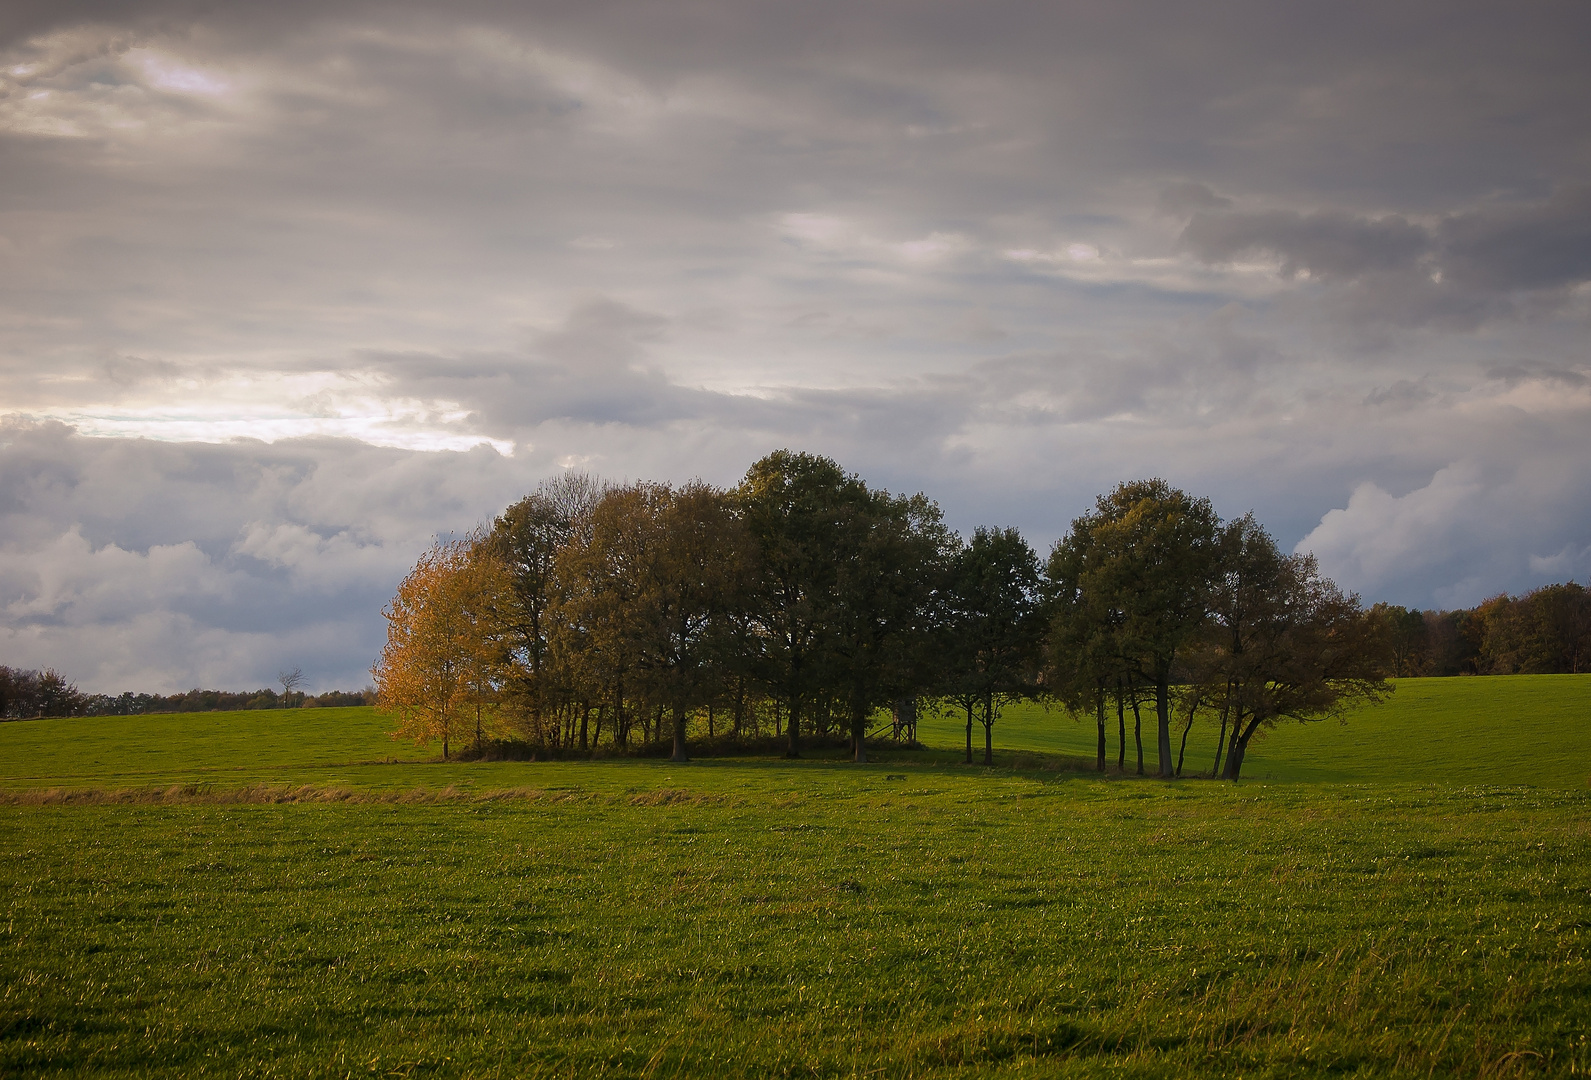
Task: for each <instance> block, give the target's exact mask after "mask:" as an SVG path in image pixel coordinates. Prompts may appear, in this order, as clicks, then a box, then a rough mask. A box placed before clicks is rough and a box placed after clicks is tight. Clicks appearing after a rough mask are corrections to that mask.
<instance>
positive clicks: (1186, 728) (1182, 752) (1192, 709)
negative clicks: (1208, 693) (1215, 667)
mask: <svg viewBox="0 0 1591 1080" xmlns="http://www.w3.org/2000/svg"><path fill="white" fill-rule="evenodd" d="M1198 711H1199V699H1198V698H1194V699H1193V704H1191V705H1189V706H1188V722H1187V723H1186V724H1185V725H1183V728H1182V746H1181V747H1180V748H1179V749H1178V750H1177V775H1178V776H1181V775H1182V759H1183V757H1185V756H1186V755H1187V753H1188V732H1190V731H1192V730H1193V714H1194V713H1196V712H1198Z"/></svg>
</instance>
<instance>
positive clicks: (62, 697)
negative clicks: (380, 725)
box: [0, 667, 375, 720]
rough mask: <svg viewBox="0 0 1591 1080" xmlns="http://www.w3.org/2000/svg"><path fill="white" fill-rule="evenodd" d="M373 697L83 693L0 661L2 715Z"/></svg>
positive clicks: (310, 703)
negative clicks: (0, 664)
mask: <svg viewBox="0 0 1591 1080" xmlns="http://www.w3.org/2000/svg"><path fill="white" fill-rule="evenodd" d="M374 703H375V692H374V691H373V690H356V691H354V692H352V693H345V692H344V691H341V690H329V691H327V692H326V693H323V694H314V695H308V694H303V693H300V692H299V691H296V690H294V691H286V692H281V693H278V692H277V691H276V690H272V689H270V688H266V689H263V690H250V691H243V692H241V693H233V692H230V691H226V690H199V689H194V690H189V691H188V692H187V693H185V694H170V695H162V694H135V693H133V692H132V691H127V692H125V693H122V694H116V695H114V696H113V695H111V694H85V693H83V692H82V691H81V690H79V689H78V688H77V687H76V686H74V685H73V684H72V683H70V682H68V681H67V680H66V677H65V676H63V675H61V674H60V673H59V672H57V671H54V670H52V669H46V670H44V671H32V670H24V669H21V668H10V667H0V718H3V719H6V720H21V719H28V718H31V717H38V716H135V715H140V714H143V713H168V712H233V711H236V710H241V709H299V708H304V709H313V708H334V707H341V706H348V705H371V704H374Z"/></svg>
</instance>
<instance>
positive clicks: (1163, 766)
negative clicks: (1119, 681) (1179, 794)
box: [1155, 676, 1176, 780]
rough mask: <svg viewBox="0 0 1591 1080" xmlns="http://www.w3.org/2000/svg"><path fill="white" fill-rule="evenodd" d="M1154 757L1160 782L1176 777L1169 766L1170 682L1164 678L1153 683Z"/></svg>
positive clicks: (1170, 765)
mask: <svg viewBox="0 0 1591 1080" xmlns="http://www.w3.org/2000/svg"><path fill="white" fill-rule="evenodd" d="M1155 757H1156V758H1158V759H1159V764H1160V778H1161V779H1162V780H1170V779H1171V778H1172V777H1173V776H1175V775H1176V774H1175V773H1174V772H1173V771H1172V764H1171V682H1170V679H1169V678H1167V677H1166V676H1161V677H1160V678H1159V679H1158V680H1156V682H1155Z"/></svg>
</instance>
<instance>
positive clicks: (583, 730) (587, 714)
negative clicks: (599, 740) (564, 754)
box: [580, 701, 591, 750]
mask: <svg viewBox="0 0 1591 1080" xmlns="http://www.w3.org/2000/svg"><path fill="white" fill-rule="evenodd" d="M590 734H591V703H590V702H586V701H583V702H581V703H580V749H582V750H589V749H591V740H590Z"/></svg>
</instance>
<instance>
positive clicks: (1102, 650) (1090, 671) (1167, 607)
mask: <svg viewBox="0 0 1591 1080" xmlns="http://www.w3.org/2000/svg"><path fill="white" fill-rule="evenodd" d="M1218 525H1219V519H1218V518H1217V517H1216V514H1215V511H1214V509H1213V508H1212V507H1211V505H1210V502H1209V500H1208V499H1195V498H1193V497H1192V496H1190V495H1188V494H1187V493H1186V492H1183V491H1179V490H1177V489H1176V488H1173V487H1172V486H1171V485H1169V484H1167V483H1166V482H1165V481H1164V480H1158V479H1157V480H1138V481H1132V482H1130V483H1123V484H1119V485H1117V487H1116V489H1115V490H1114V491H1112V492H1110V494H1108V495H1101V496H1100V497H1099V499H1098V500H1097V502H1096V504H1095V507H1094V510H1093V511H1092V512H1091V513H1089V514H1085V515H1083V516H1082V517H1080V518H1078V519H1077V520H1076V521H1074V522H1073V523H1072V529H1071V532H1070V533H1069V534H1068V536H1067V537H1066V539H1065V540H1063V541H1062V543H1061V544H1060V545H1058V546H1057V549H1056V552H1055V554H1053V555H1052V557H1051V564H1052V577H1054V576H1055V575H1056V574H1063V575H1064V574H1070V575H1071V578H1070V582H1071V583H1070V585H1069V586H1068V587H1069V588H1070V589H1071V590H1072V592H1073V593H1074V594H1075V595H1076V596H1078V597H1082V598H1086V599H1083V600H1081V601H1079V603H1080V604H1081V607H1080V608H1079V610H1080V611H1081V612H1082V613H1084V615H1085V621H1084V623H1083V624H1082V626H1083V628H1084V629H1085V630H1086V632H1085V633H1084V636H1083V637H1082V638H1080V639H1078V641H1077V642H1075V643H1073V645H1072V646H1071V647H1074V648H1077V647H1081V648H1083V649H1084V650H1085V651H1084V654H1083V657H1082V658H1081V659H1080V660H1078V661H1077V662H1078V663H1082V664H1084V665H1085V667H1084V668H1083V669H1081V670H1082V671H1083V674H1081V675H1079V676H1077V677H1079V678H1082V679H1083V680H1084V681H1085V683H1086V681H1088V678H1089V677H1090V676H1092V679H1093V680H1094V681H1095V684H1096V687H1097V686H1098V680H1099V678H1100V677H1101V675H1105V676H1106V678H1107V681H1108V682H1115V683H1116V686H1117V693H1118V695H1119V694H1120V693H1121V692H1122V687H1123V684H1125V688H1126V691H1127V695H1128V698H1127V699H1128V700H1129V701H1130V702H1132V703H1133V707H1134V715H1135V716H1136V712H1137V704H1138V701H1139V698H1138V693H1137V690H1138V688H1139V687H1142V688H1143V689H1144V690H1145V691H1146V692H1150V691H1152V692H1153V694H1154V703H1155V714H1156V720H1157V724H1156V731H1157V736H1158V738H1157V740H1156V746H1157V750H1158V759H1159V774H1160V776H1162V777H1167V778H1169V777H1171V776H1172V775H1173V774H1174V766H1173V762H1172V756H1171V710H1172V689H1171V688H1172V680H1173V676H1174V674H1175V672H1176V667H1177V658H1178V655H1179V653H1180V652H1181V650H1182V649H1183V648H1184V647H1185V646H1187V645H1188V644H1189V642H1190V641H1192V639H1193V637H1194V635H1195V634H1196V633H1197V632H1198V630H1199V628H1200V626H1201V625H1202V624H1203V622H1204V618H1205V602H1206V596H1207V593H1208V590H1209V587H1210V578H1211V575H1212V574H1213V572H1214V569H1215V560H1216V556H1217V550H1216V531H1217V528H1218ZM1110 668H1114V670H1110ZM1096 709H1098V701H1097V699H1096ZM1140 767H1141V766H1140Z"/></svg>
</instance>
